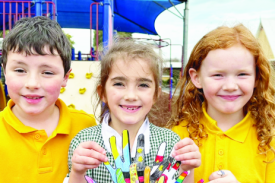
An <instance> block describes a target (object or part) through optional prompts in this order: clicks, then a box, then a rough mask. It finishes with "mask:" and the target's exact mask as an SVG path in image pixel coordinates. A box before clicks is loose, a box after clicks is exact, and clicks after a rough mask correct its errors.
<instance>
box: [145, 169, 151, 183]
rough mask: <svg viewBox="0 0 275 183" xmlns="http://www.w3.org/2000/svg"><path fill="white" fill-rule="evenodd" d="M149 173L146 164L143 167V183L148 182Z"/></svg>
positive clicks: (149, 170)
mask: <svg viewBox="0 0 275 183" xmlns="http://www.w3.org/2000/svg"><path fill="white" fill-rule="evenodd" d="M150 173H151V169H150V167H149V166H146V167H145V169H144V183H150Z"/></svg>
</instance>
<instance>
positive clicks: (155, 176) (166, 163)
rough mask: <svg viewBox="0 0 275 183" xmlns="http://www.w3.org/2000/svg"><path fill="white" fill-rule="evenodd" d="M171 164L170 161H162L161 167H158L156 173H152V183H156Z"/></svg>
mask: <svg viewBox="0 0 275 183" xmlns="http://www.w3.org/2000/svg"><path fill="white" fill-rule="evenodd" d="M169 164H170V162H169V161H168V159H166V160H164V161H162V162H161V163H160V164H159V166H158V167H157V169H156V171H154V172H153V173H151V176H150V181H151V182H152V181H156V180H157V179H158V178H159V177H160V176H161V174H162V173H163V172H164V171H165V170H166V168H167V167H168V166H169Z"/></svg>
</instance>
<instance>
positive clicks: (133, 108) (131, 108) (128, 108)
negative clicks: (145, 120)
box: [123, 107, 138, 111]
mask: <svg viewBox="0 0 275 183" xmlns="http://www.w3.org/2000/svg"><path fill="white" fill-rule="evenodd" d="M123 108H125V109H127V110H132V111H133V110H135V109H137V108H138V107H123Z"/></svg>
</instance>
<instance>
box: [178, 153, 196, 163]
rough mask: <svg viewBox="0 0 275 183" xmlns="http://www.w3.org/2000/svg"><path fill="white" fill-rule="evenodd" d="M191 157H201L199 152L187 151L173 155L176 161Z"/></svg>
mask: <svg viewBox="0 0 275 183" xmlns="http://www.w3.org/2000/svg"><path fill="white" fill-rule="evenodd" d="M191 159H201V153H200V152H188V153H184V154H179V155H176V156H175V160H177V161H185V160H191Z"/></svg>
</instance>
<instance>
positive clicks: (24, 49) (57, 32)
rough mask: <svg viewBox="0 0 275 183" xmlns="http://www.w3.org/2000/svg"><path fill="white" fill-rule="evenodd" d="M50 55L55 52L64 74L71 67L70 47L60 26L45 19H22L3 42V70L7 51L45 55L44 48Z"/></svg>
mask: <svg viewBox="0 0 275 183" xmlns="http://www.w3.org/2000/svg"><path fill="white" fill-rule="evenodd" d="M47 46H48V47H49V50H50V52H51V54H53V55H54V54H55V53H54V51H55V50H56V51H57V52H58V54H59V55H60V57H61V59H62V61H63V67H64V74H66V73H67V72H68V71H69V70H70V67H71V46H70V42H69V40H68V39H67V37H66V36H65V34H64V33H63V31H62V29H61V27H60V25H59V24H58V23H57V22H56V21H54V20H51V19H49V18H47V17H42V16H37V17H33V18H22V19H20V20H19V21H17V22H16V24H15V26H14V27H13V29H12V30H11V31H10V32H9V33H8V35H7V36H6V37H5V39H4V41H3V48H2V49H3V51H2V62H3V67H4V69H5V68H6V64H7V57H8V52H9V51H15V52H18V53H26V54H27V55H33V54H39V55H46V54H47V53H45V47H47Z"/></svg>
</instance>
